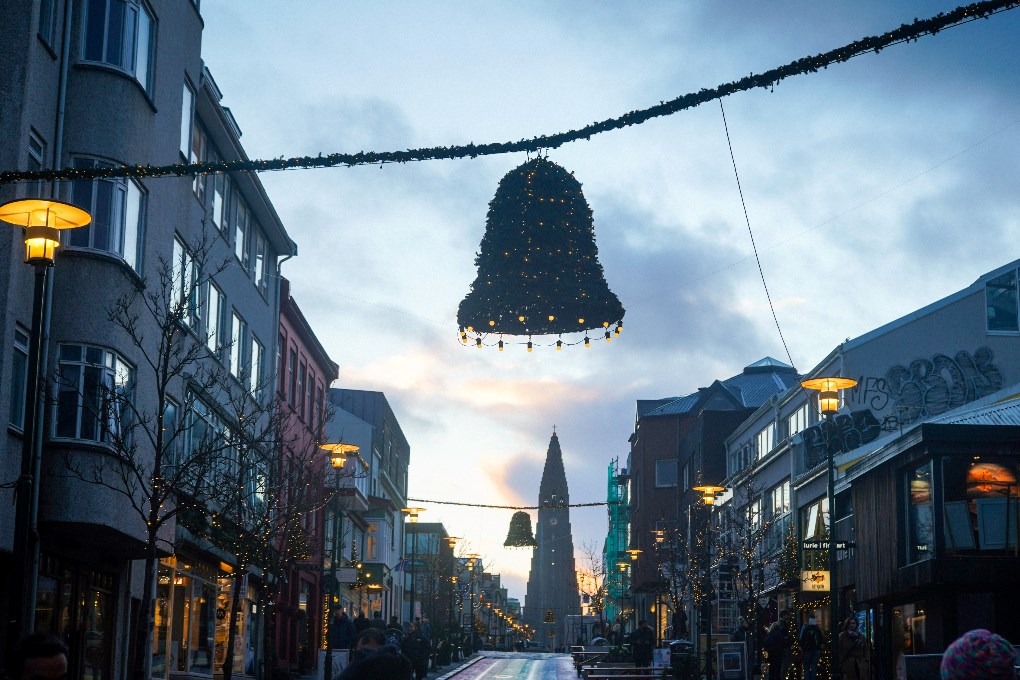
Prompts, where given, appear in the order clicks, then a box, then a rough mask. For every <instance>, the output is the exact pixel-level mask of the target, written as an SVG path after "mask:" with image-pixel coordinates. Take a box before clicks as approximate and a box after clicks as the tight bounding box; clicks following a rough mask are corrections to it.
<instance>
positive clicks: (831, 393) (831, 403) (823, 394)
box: [800, 377, 857, 416]
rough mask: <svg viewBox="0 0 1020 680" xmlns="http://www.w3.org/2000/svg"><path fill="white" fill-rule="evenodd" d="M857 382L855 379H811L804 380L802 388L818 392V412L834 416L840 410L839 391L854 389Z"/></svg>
mask: <svg viewBox="0 0 1020 680" xmlns="http://www.w3.org/2000/svg"><path fill="white" fill-rule="evenodd" d="M856 384H857V381H856V380H854V379H853V378H840V377H831V378H810V379H808V380H802V381H801V383H800V386H801V387H803V388H804V389H806V390H817V391H818V392H819V394H818V410H820V411H821V412H822V415H826V416H828V415H832V414H833V413H835V412H836V411H838V410H839V391H840V390H845V389H847V388H848V387H853V386H855V385H856Z"/></svg>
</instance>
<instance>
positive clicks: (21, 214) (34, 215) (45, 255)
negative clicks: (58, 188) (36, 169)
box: [0, 198, 92, 266]
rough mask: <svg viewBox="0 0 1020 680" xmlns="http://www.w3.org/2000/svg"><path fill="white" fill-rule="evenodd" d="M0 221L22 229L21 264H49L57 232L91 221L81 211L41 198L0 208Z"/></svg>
mask: <svg viewBox="0 0 1020 680" xmlns="http://www.w3.org/2000/svg"><path fill="white" fill-rule="evenodd" d="M0 220H2V221H4V222H7V223H8V224H13V225H16V226H19V227H24V229H25V262H26V263H28V264H44V265H48V266H52V265H53V255H54V252H55V251H56V249H57V246H59V245H60V236H59V232H60V230H61V229H76V228H78V227H84V226H87V225H88V224H89V223H91V222H92V216H91V215H89V214H88V213H87V212H86V211H84V210H82V209H81V208H79V207H77V206H74V205H71V204H70V203H64V202H62V201H51V200H48V199H42V198H27V199H22V200H20V201H10V202H9V203H5V204H3V205H0Z"/></svg>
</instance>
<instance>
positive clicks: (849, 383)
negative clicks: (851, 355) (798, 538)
mask: <svg viewBox="0 0 1020 680" xmlns="http://www.w3.org/2000/svg"><path fill="white" fill-rule="evenodd" d="M856 384H857V381H856V380H853V379H852V378H838V377H833V378H811V379H809V380H803V381H801V383H800V385H801V387H803V388H804V389H806V390H817V391H818V393H819V394H818V410H820V411H821V412H822V415H823V416H824V417H825V424H826V428H825V438H824V439H825V466H826V474H827V482H828V489H827V491H826V496H827V499H828V502H829V628H830V631H829V636H830V638H831V639H830V640H829V645H830V647H829V666H830V677H831V678H832V680H837V678H839V675H840V668H839V663H837V660H838V659H839V638H838V636H837V630H838V628H837V626H838V623H837V621H838V619H839V585H838V583H837V581H836V466H835V462H834V460H833V457H834V456H835V451H833V446H832V441H831V438H830V437H831V433H832V416H833V415H835V413H836V411H838V410H839V390H843V389H846V388H848V387H853V386H854V385H856Z"/></svg>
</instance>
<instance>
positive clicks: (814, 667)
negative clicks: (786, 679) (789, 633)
mask: <svg viewBox="0 0 1020 680" xmlns="http://www.w3.org/2000/svg"><path fill="white" fill-rule="evenodd" d="M797 642H798V643H800V651H801V656H802V657H803V662H804V680H817V678H818V661H819V659H821V658H822V647H823V645H824V644H825V635H823V634H822V629H821V628H819V627H818V621H817V620H816V619H815V617H814V616H809V617H808V620H807V623H805V624H804V625H803V626H801V628H800V634H799V635H797Z"/></svg>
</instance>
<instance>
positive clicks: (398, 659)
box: [329, 610, 432, 680]
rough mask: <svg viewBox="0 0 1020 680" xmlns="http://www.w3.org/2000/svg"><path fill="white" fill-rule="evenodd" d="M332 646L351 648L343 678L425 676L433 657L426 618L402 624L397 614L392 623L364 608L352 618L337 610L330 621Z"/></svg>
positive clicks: (394, 679)
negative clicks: (368, 613)
mask: <svg viewBox="0 0 1020 680" xmlns="http://www.w3.org/2000/svg"><path fill="white" fill-rule="evenodd" d="M329 635H330V646H331V647H332V648H333V649H349V650H350V656H349V658H348V663H347V665H346V667H345V668H344V670H343V672H342V673H341V674H340V678H341V680H369V679H372V680H411V678H412V677H413V678H414V680H423V679H424V678H425V676H426V675H427V674H428V670H429V661H430V660H431V658H432V629H431V626H430V625H429V620H428V619H427V618H421V619H416V620H414V621H412V622H411V623H408V624H407V626H403V625H401V623H400V620H399V619H398V618H397V617H396V616H391V617H390V620H389V623H386V622H385V621H383V619H382V617H381V616H379V615H378V614H376V615H375V616H374V617H373V618H371V619H369V618H368V617H366V616H365V613H364V612H363V611H359V612H358V615H357V616H356V617H354V618H353V619H352V618H351V617H349V616H348V615H347V612H345V611H343V610H339V611H337V612H336V613H335V615H334V618H333V622H332V624H331V625H330V630H329Z"/></svg>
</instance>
